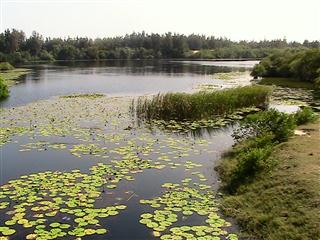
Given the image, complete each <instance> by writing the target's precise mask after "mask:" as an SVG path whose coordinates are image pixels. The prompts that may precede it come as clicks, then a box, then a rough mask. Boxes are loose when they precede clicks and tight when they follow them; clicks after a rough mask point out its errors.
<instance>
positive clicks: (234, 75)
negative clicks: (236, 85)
mask: <svg viewBox="0 0 320 240" xmlns="http://www.w3.org/2000/svg"><path fill="white" fill-rule="evenodd" d="M244 76H250V72H248V71H244V72H239V71H232V72H225V73H224V72H221V73H215V74H213V76H212V77H213V78H214V79H219V80H236V79H238V78H239V77H244Z"/></svg>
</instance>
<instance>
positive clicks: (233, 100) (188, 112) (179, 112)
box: [135, 85, 271, 121]
mask: <svg viewBox="0 0 320 240" xmlns="http://www.w3.org/2000/svg"><path fill="white" fill-rule="evenodd" d="M270 92H271V89H270V88H269V87H266V86H258V85H254V86H246V87H238V88H233V89H227V90H222V91H213V92H211V91H201V92H197V93H166V94H158V95H156V96H153V97H152V98H145V97H141V98H139V99H138V100H137V103H136V106H135V111H136V113H137V116H138V117H140V118H145V119H163V120H179V121H183V120H201V119H210V118H214V117H217V116H221V115H227V114H231V113H232V112H234V111H236V110H239V109H241V108H246V107H265V106H266V104H267V102H268V97H269V94H270Z"/></svg>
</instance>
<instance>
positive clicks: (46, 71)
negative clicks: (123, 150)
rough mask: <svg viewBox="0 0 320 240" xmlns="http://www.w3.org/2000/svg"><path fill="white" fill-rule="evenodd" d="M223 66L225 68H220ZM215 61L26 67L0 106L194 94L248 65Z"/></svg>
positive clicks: (60, 64) (90, 63)
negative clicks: (62, 98) (64, 98)
mask: <svg viewBox="0 0 320 240" xmlns="http://www.w3.org/2000/svg"><path fill="white" fill-rule="evenodd" d="M219 64H221V65H222V66H219ZM219 64H218V62H216V63H215V65H213V64H212V63H210V62H191V61H189V62H183V61H182V62H175V61H103V62H59V63H55V64H37V65H26V66H23V67H26V68H31V69H32V71H31V72H30V73H29V74H27V75H26V76H25V77H23V78H22V79H21V81H20V83H19V84H17V85H14V86H12V87H11V89H10V97H9V98H7V99H6V100H4V101H2V102H1V103H0V106H1V107H14V106H19V105H24V104H27V103H31V102H33V101H37V100H41V99H48V98H50V97H53V96H57V95H68V94H72V93H93V92H95V93H104V94H107V95H109V96H128V95H129V96H139V95H145V94H154V93H158V92H170V91H171V92H177V91H192V89H194V88H195V87H196V86H198V85H199V84H208V83H209V84H219V83H221V82H222V80H216V79H213V77H212V74H214V73H218V72H231V71H235V70H237V71H244V70H246V69H247V67H248V66H247V65H244V66H242V67H241V65H239V64H238V65H235V67H234V66H233V65H232V63H230V62H229V63H224V62H219Z"/></svg>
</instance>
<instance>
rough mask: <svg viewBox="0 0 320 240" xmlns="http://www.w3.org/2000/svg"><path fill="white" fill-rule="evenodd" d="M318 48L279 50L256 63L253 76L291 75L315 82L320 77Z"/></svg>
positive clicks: (319, 51) (319, 50) (319, 53)
mask: <svg viewBox="0 0 320 240" xmlns="http://www.w3.org/2000/svg"><path fill="white" fill-rule="evenodd" d="M319 69H320V49H298V50H297V49H295V50H292V49H291V50H290V49H286V50H281V51H277V52H276V53H274V54H271V55H270V56H268V57H266V58H265V59H263V60H262V61H261V62H260V63H259V64H257V65H256V66H255V67H254V68H253V70H252V72H251V75H252V76H254V77H292V78H297V79H300V80H302V81H306V82H313V83H316V82H317V81H318V80H317V79H318V78H319V77H320V70H319Z"/></svg>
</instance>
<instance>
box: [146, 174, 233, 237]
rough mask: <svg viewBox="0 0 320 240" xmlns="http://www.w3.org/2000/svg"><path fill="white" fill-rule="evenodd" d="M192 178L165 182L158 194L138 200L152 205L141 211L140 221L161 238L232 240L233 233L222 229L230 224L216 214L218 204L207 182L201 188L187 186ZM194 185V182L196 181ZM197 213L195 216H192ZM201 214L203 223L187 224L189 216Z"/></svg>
mask: <svg viewBox="0 0 320 240" xmlns="http://www.w3.org/2000/svg"><path fill="white" fill-rule="evenodd" d="M190 182H191V179H185V180H183V181H182V183H181V184H177V183H165V184H163V185H162V187H164V188H166V191H165V193H164V194H163V195H162V196H161V197H156V198H154V199H150V200H144V199H142V200H140V203H142V204H147V205H149V206H150V207H151V208H153V209H155V210H154V211H150V212H148V213H143V214H141V216H140V217H141V219H140V223H141V224H144V225H146V227H148V228H150V229H152V230H153V235H154V236H156V237H160V239H162V240H166V239H167V240H169V239H175V240H179V239H180V240H182V239H188V240H191V239H203V240H206V239H212V240H217V239H220V237H219V236H225V237H226V238H227V239H232V240H235V239H237V236H236V235H235V234H229V233H228V232H227V231H226V230H225V229H227V228H228V227H230V226H231V224H230V223H229V222H227V221H225V220H224V219H222V218H221V217H220V216H219V215H218V213H217V212H218V204H217V202H216V200H215V197H214V195H213V193H212V191H210V190H208V189H210V186H207V185H203V184H201V185H202V188H201V190H198V189H196V188H194V187H190V186H189V184H190ZM196 185H197V184H196ZM195 215H196V216H195ZM191 217H198V218H202V220H203V223H204V224H203V225H193V224H186V225H181V223H182V224H183V223H184V222H187V223H189V222H190V221H188V220H189V218H191ZM179 220H180V221H179Z"/></svg>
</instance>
